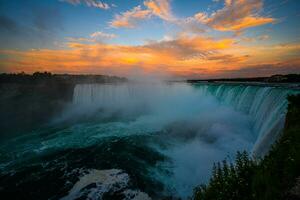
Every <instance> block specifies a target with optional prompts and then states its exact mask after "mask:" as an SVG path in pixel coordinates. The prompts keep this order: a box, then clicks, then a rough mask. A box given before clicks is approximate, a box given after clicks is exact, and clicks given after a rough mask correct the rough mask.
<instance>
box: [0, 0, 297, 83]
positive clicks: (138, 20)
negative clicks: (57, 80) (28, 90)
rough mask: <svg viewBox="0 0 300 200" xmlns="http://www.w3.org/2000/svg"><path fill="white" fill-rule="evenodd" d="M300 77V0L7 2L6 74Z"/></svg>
mask: <svg viewBox="0 0 300 200" xmlns="http://www.w3.org/2000/svg"><path fill="white" fill-rule="evenodd" d="M35 71H49V72H52V73H70V74H106V75H116V76H125V77H129V78H131V77H153V78H154V77H156V78H157V77H158V78H166V77H167V78H179V79H186V78H189V79H194V78H200V79H201V78H203V79H205V78H232V77H258V76H270V75H273V74H288V73H300V1H299V0H101V1H100V0H0V73H18V72H26V73H33V72H35Z"/></svg>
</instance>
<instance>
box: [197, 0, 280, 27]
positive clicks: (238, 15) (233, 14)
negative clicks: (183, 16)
mask: <svg viewBox="0 0 300 200" xmlns="http://www.w3.org/2000/svg"><path fill="white" fill-rule="evenodd" d="M262 7H263V2H262V0H235V1H232V0H226V1H225V6H224V8H222V9H220V10H218V11H216V12H214V13H212V14H211V15H208V14H206V13H197V14H196V15H195V16H194V18H195V19H196V20H198V21H199V22H200V23H203V24H206V25H208V26H210V27H212V28H214V29H216V30H219V31H239V30H242V29H246V28H249V27H254V26H260V25H264V24H268V23H273V22H275V19H274V18H270V17H263V16H260V15H259V11H260V10H261V9H262Z"/></svg>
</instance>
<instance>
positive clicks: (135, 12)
mask: <svg viewBox="0 0 300 200" xmlns="http://www.w3.org/2000/svg"><path fill="white" fill-rule="evenodd" d="M150 16H151V11H150V10H143V9H142V8H141V6H136V7H134V8H133V9H132V10H129V11H126V12H123V13H121V14H120V15H116V16H115V18H114V20H113V21H112V22H110V26H111V27H114V28H120V27H126V28H134V27H135V25H136V23H137V22H138V21H139V20H142V19H145V18H149V17H150Z"/></svg>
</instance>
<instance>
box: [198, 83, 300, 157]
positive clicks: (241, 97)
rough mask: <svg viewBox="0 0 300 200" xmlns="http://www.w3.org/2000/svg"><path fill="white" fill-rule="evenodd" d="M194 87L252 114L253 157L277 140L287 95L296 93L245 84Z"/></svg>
mask: <svg viewBox="0 0 300 200" xmlns="http://www.w3.org/2000/svg"><path fill="white" fill-rule="evenodd" d="M196 87H198V88H199V89H200V90H201V91H202V92H203V93H205V94H210V95H213V96H215V97H216V98H217V99H218V100H219V101H220V102H221V103H222V104H225V105H230V106H233V107H234V108H235V109H236V110H238V111H241V112H243V113H245V114H247V115H249V116H250V117H251V119H252V121H253V132H254V133H255V134H256V138H257V139H256V142H255V144H254V146H253V149H252V154H253V156H254V157H260V156H263V155H265V154H266V153H267V151H268V150H269V148H270V146H271V145H272V144H273V143H274V142H275V141H276V139H277V138H278V136H279V134H280V133H281V131H282V129H283V127H284V122H285V115H286V111H287V105H288V101H287V96H288V95H291V94H296V93H299V91H297V90H292V89H288V88H277V87H265V86H249V85H245V84H240V85H238V84H237V85H236V84H196Z"/></svg>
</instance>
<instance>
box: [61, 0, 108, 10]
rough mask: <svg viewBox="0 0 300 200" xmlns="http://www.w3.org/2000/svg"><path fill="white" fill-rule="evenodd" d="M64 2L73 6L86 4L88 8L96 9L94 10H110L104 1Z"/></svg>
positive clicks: (66, 0)
mask: <svg viewBox="0 0 300 200" xmlns="http://www.w3.org/2000/svg"><path fill="white" fill-rule="evenodd" d="M60 1H63V2H67V3H70V4H72V5H79V4H81V3H82V4H85V5H87V6H88V7H94V8H100V9H104V10H107V9H110V6H109V5H108V4H107V3H104V2H102V1H97V0H60Z"/></svg>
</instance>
